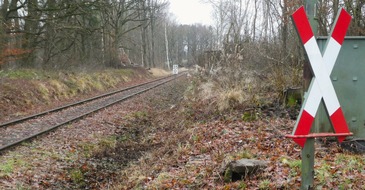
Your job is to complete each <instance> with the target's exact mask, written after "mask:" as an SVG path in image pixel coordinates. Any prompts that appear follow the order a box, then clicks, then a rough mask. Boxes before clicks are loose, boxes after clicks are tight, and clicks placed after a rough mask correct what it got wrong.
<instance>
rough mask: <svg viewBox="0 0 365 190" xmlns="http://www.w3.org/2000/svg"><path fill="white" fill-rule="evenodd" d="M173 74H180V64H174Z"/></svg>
mask: <svg viewBox="0 0 365 190" xmlns="http://www.w3.org/2000/svg"><path fill="white" fill-rule="evenodd" d="M172 74H174V75H177V74H179V65H173V66H172Z"/></svg>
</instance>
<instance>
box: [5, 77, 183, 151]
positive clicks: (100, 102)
mask: <svg viewBox="0 0 365 190" xmlns="http://www.w3.org/2000/svg"><path fill="white" fill-rule="evenodd" d="M185 74H186V73H180V74H179V75H172V76H168V77H164V78H160V79H157V80H154V81H150V82H146V83H142V84H138V85H135V86H131V87H128V88H124V89H120V90H116V91H113V92H109V93H105V94H102V95H99V96H96V97H92V98H88V99H85V100H82V101H78V102H75V103H72V104H67V105H65V106H61V107H58V108H55V109H52V110H47V111H44V112H41V113H38V114H34V115H31V116H27V117H24V118H20V119H17V120H12V121H8V122H6V123H2V124H0V151H3V150H5V149H8V148H10V147H13V146H15V145H17V144H19V143H22V142H24V141H27V140H29V139H32V138H34V137H37V136H39V135H42V134H45V133H47V132H50V131H52V130H54V129H56V128H58V127H60V126H63V125H66V124H68V123H71V122H74V121H77V120H80V119H82V118H83V117H85V116H87V115H90V114H92V113H94V112H97V111H99V110H101V109H104V108H106V107H109V106H111V105H114V104H116V103H119V102H122V101H124V100H126V99H129V98H131V97H133V96H136V95H138V94H141V93H143V92H146V91H148V90H150V89H153V88H156V87H158V86H161V85H163V84H165V83H167V82H170V81H172V80H174V79H176V78H178V77H181V76H184V75H185Z"/></svg>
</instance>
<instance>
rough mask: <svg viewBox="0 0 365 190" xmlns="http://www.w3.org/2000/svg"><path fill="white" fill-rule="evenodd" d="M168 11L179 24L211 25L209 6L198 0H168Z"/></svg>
mask: <svg viewBox="0 0 365 190" xmlns="http://www.w3.org/2000/svg"><path fill="white" fill-rule="evenodd" d="M169 1H170V11H171V12H172V13H173V14H174V15H175V16H176V17H177V21H178V22H179V23H181V24H195V23H202V24H205V25H212V19H211V12H212V9H211V6H210V5H209V4H204V3H202V2H201V1H200V0H169Z"/></svg>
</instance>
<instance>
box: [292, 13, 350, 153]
mask: <svg viewBox="0 0 365 190" xmlns="http://www.w3.org/2000/svg"><path fill="white" fill-rule="evenodd" d="M292 18H293V21H294V24H295V26H296V28H297V31H298V34H299V36H300V39H301V41H302V43H303V45H304V49H305V51H306V52H307V55H308V58H309V62H310V65H311V67H312V71H313V74H314V78H313V81H312V84H311V86H310V87H309V90H308V92H309V93H308V96H307V98H306V100H305V102H304V104H303V106H302V109H301V112H300V114H299V120H298V121H297V123H296V127H295V129H294V131H293V135H292V138H293V140H294V141H295V142H296V143H298V144H299V145H300V146H301V147H304V144H305V142H306V138H303V137H305V136H306V135H308V134H309V132H310V128H311V126H312V124H313V121H314V117H315V115H316V113H317V110H318V106H319V104H320V102H321V100H322V98H323V101H324V104H325V107H326V109H327V112H328V114H329V116H330V120H331V123H332V126H333V128H334V130H335V133H336V134H349V133H350V131H349V129H348V126H347V123H346V119H345V116H344V114H343V112H342V109H341V106H340V103H339V101H338V98H337V95H336V92H335V89H334V87H333V85H332V82H331V79H330V74H331V71H332V69H333V67H334V64H335V62H336V59H337V56H338V54H339V52H340V49H341V46H342V43H343V41H344V38H345V35H346V31H347V29H348V27H349V25H350V21H351V16H350V15H349V14H348V13H347V12H346V11H345V10H344V9H341V11H340V13H339V15H338V17H337V22H336V24H335V26H334V28H333V29H332V32H331V36H330V38H329V39H328V41H327V47H326V49H325V52H324V54H323V56H322V54H321V51H320V50H319V47H318V44H317V42H316V39H315V37H314V34H313V31H312V29H311V27H310V24H309V21H308V18H307V15H306V13H305V10H304V8H303V7H301V8H299V9H298V10H297V11H296V12H295V13H294V14H293V15H292ZM334 136H336V135H334ZM337 136H338V140H339V142H342V141H343V140H344V139H345V138H346V136H342V135H337Z"/></svg>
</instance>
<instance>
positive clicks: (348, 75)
mask: <svg viewBox="0 0 365 190" xmlns="http://www.w3.org/2000/svg"><path fill="white" fill-rule="evenodd" d="M317 42H318V46H319V48H320V50H321V52H324V49H325V46H326V42H327V37H318V38H317ZM330 76H331V80H332V83H333V86H334V88H335V90H336V94H337V97H338V99H339V101H340V104H341V107H342V110H343V112H344V114H345V117H346V120H347V124H348V126H349V129H350V131H351V132H352V133H353V134H354V135H353V136H352V137H347V139H353V140H364V139H365V37H357V36H351V37H346V38H345V41H344V43H343V44H342V47H341V51H340V53H339V55H338V58H337V61H336V64H335V66H334V68H333V71H332V73H331V75H330ZM312 132H333V127H332V126H331V123H330V121H329V119H328V114H327V111H326V109H325V108H324V105H323V102H322V103H321V105H320V108H319V109H318V112H317V115H316V119H315V122H314V127H312Z"/></svg>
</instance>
